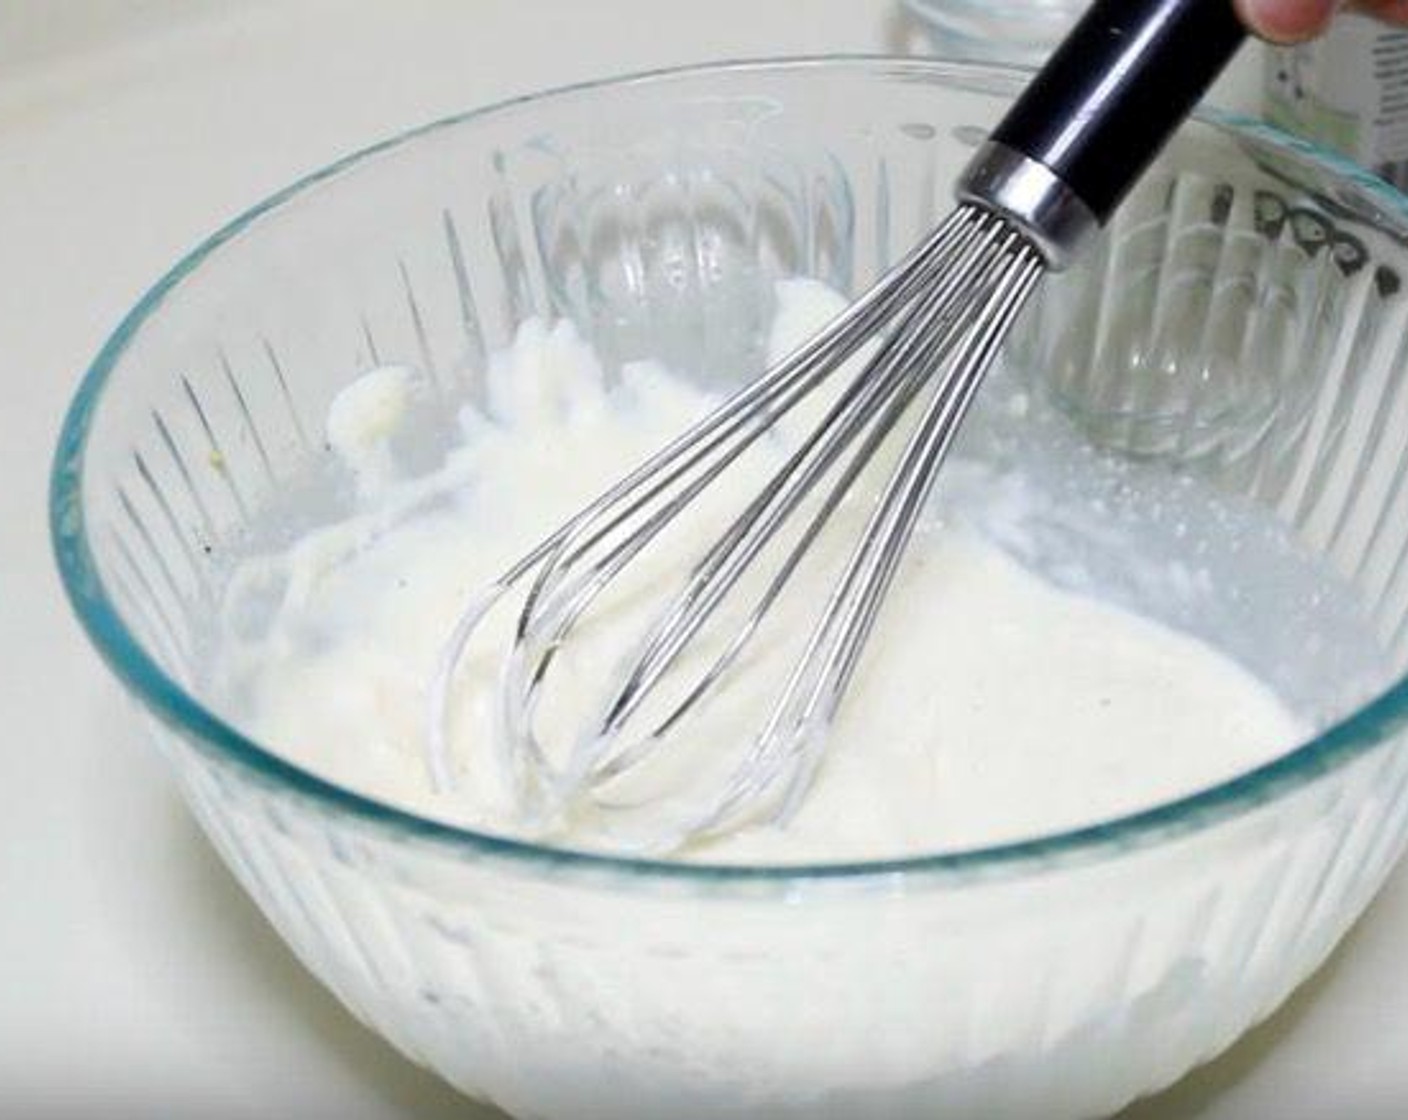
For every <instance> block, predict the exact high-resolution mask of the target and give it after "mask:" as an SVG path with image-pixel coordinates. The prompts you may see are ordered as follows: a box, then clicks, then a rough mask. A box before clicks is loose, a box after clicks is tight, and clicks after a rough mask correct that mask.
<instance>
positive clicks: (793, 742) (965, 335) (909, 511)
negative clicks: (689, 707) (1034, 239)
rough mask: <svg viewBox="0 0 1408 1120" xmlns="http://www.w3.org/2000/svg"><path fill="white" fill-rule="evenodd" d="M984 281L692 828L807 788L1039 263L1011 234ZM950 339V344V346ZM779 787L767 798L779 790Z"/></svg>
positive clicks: (783, 812)
mask: <svg viewBox="0 0 1408 1120" xmlns="http://www.w3.org/2000/svg"><path fill="white" fill-rule="evenodd" d="M991 264H992V270H991V272H990V274H989V279H990V282H989V283H987V284H984V285H982V286H980V287H977V288H974V289H971V290H970V291H969V292H967V293H966V294H965V298H963V299H962V301H961V302H960V303H959V304H958V307H957V309H958V310H959V312H960V315H961V317H962V319H963V320H964V321H965V323H967V324H969V325H967V326H965V328H964V329H963V331H962V332H961V334H960V336H959V338H958V340H957V345H956V346H954V347H953V349H952V351H951V353H950V354H949V356H948V358H947V360H946V362H945V365H944V368H943V369H942V371H941V372H940V375H939V376H938V378H937V379H936V381H935V385H934V391H933V394H932V396H931V399H930V403H929V404H928V405H927V406H926V409H925V413H924V415H923V418H922V419H921V421H920V423H919V426H918V429H917V430H916V431H915V433H914V435H913V436H912V437H911V439H910V441H909V442H908V444H907V445H906V447H905V450H904V453H903V455H902V457H901V460H900V463H899V465H898V466H897V467H896V468H895V470H894V472H893V474H892V475H891V477H890V479H889V481H888V482H887V483H886V485H885V489H884V491H883V492H882V494H881V495H880V498H879V499H878V501H877V503H876V507H875V510H874V513H873V514H872V516H871V518H870V520H869V522H868V523H867V525H866V527H865V530H864V531H863V533H862V536H861V539H860V541H859V543H858V544H857V546H856V548H855V550H854V551H853V553H852V555H851V557H850V559H849V561H848V563H847V566H846V569H845V571H844V573H843V574H842V576H841V579H840V581H839V583H838V584H837V586H836V588H835V589H834V591H833V593H832V596H831V599H830V600H829V601H828V603H827V605H826V608H825V610H824V612H823V614H822V617H821V619H820V621H819V622H818V624H817V626H816V628H815V629H814V630H813V632H812V635H811V637H810V638H809V640H808V643H807V646H806V648H805V649H804V651H803V653H802V655H801V657H800V658H799V659H798V661H797V662H796V664H795V666H794V668H793V671H792V674H791V676H790V677H789V679H788V681H787V683H786V685H785V686H784V688H783V690H782V693H781V695H780V697H779V699H778V701H777V703H776V704H775V705H774V706H773V708H772V711H771V714H770V715H769V717H768V720H767V723H766V725H765V726H764V728H763V731H762V733H761V734H760V735H759V736H758V738H757V739H756V740H755V742H754V745H753V747H752V749H751V750H750V751H749V753H748V754H747V755H746V756H745V757H744V759H743V761H742V762H741V763H740V764H739V766H738V767H737V768H736V770H735V771H734V774H733V776H732V778H731V780H730V782H729V783H728V785H727V787H726V789H725V791H724V793H723V795H722V796H721V797H720V798H719V800H718V802H717V804H716V805H715V807H714V808H713V809H712V810H711V811H710V812H709V813H708V814H706V815H705V816H703V817H701V818H700V819H699V820H697V821H696V822H695V824H694V825H693V826H691V828H690V830H689V831H690V833H707V832H711V831H716V830H718V829H720V828H723V827H729V826H732V825H736V824H737V823H739V821H738V818H739V817H740V816H746V815H748V814H749V812H750V809H751V810H752V811H754V812H757V811H761V810H762V809H763V807H764V806H765V805H766V806H771V807H772V808H771V812H770V815H771V817H773V818H780V819H786V818H787V817H788V816H790V815H791V813H792V812H794V811H795V810H796V808H797V805H798V804H799V802H800V800H801V798H802V796H803V795H804V794H805V792H806V790H807V788H809V786H810V783H811V780H812V778H813V777H814V775H815V771H816V766H817V763H818V761H819V759H820V751H819V745H820V744H821V742H822V741H823V738H824V731H825V729H826V727H827V726H828V725H829V724H830V722H831V719H832V718H833V716H834V714H835V711H836V708H837V706H838V705H839V703H840V701H841V699H842V697H843V695H844V693H845V690H846V687H847V686H848V685H849V683H850V680H851V677H852V675H853V674H854V671H855V666H856V663H857V661H858V658H859V654H860V651H861V649H862V648H863V647H864V644H865V640H866V638H867V637H868V636H869V633H870V630H871V629H872V627H873V626H874V623H875V620H876V617H877V616H878V612H879V606H880V603H881V601H882V600H883V598H884V595H885V592H886V590H887V589H888V587H889V584H890V582H891V580H892V579H893V577H894V574H895V572H896V571H897V569H898V565H899V560H900V557H901V556H902V555H903V553H904V549H905V545H906V544H907V542H908V540H909V537H910V535H911V534H912V532H913V529H914V526H915V524H916V523H917V520H918V517H919V513H920V511H921V510H922V508H923V506H924V503H925V501H926V500H927V498H928V496H929V493H930V491H931V489H932V486H933V482H934V479H935V478H936V476H937V473H938V467H939V465H940V463H941V462H942V460H943V458H944V456H945V455H946V454H947V452H948V450H949V448H950V447H951V446H952V443H953V439H954V437H955V435H956V434H957V432H958V430H959V426H960V425H961V422H962V420H963V417H964V415H965V414H966V412H967V409H968V406H969V405H970V404H971V402H972V399H973V396H974V394H975V392H976V391H977V388H978V386H979V385H980V384H981V383H982V379H983V376H984V374H985V373H986V371H987V369H988V368H989V366H991V364H992V361H993V359H994V357H995V356H996V353H997V350H998V347H999V345H1000V344H1001V341H1002V339H1003V338H1004V337H1005V336H1006V333H1007V331H1008V329H1009V328H1010V325H1011V322H1012V321H1013V319H1015V317H1016V316H1017V314H1018V313H1019V312H1020V310H1021V308H1022V306H1023V305H1024V304H1025V302H1026V300H1027V298H1028V296H1029V295H1030V293H1031V290H1032V288H1033V287H1034V285H1035V283H1036V281H1037V279H1038V278H1039V277H1040V275H1041V273H1042V271H1043V268H1044V262H1043V261H1042V259H1041V257H1040V256H1039V255H1038V254H1037V253H1036V252H1035V250H1034V249H1033V248H1032V247H1031V246H1030V245H1029V244H1028V243H1027V242H1026V241H1025V240H1024V239H1023V238H1022V237H1021V235H1020V234H1017V233H1016V232H1015V231H1010V230H1009V231H1008V232H1007V235H1006V236H1005V237H1004V238H1003V239H1002V243H1001V245H1000V246H999V247H998V249H997V252H996V254H995V259H994V260H993V261H992V262H991ZM950 341H952V340H950ZM779 784H781V785H783V786H784V789H783V790H782V792H781V795H780V797H776V796H773V791H774V789H775V787H776V786H777V785H779Z"/></svg>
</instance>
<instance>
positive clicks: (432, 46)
mask: <svg viewBox="0 0 1408 1120" xmlns="http://www.w3.org/2000/svg"><path fill="white" fill-rule="evenodd" d="M903 41H904V28H903V26H902V25H900V23H899V22H898V19H897V16H896V15H895V13H894V9H893V6H892V4H891V3H890V2H889V0H785V2H784V0H774V2H771V3H769V2H767V0H693V2H684V0H597V2H594V3H585V2H582V0H537V2H535V3H529V2H526V0H244V2H243V3H236V4H231V3H228V2H226V0H57V2H55V0H18V2H14V3H10V4H7V5H4V6H3V7H0V265H2V266H3V269H4V273H3V279H2V280H0V389H3V394H0V400H3V401H4V404H3V406H0V477H3V478H5V479H6V480H7V482H6V484H5V485H4V486H3V487H0V704H3V708H2V709H0V710H3V712H4V715H5V718H6V721H7V725H8V728H9V733H8V735H7V736H6V737H5V739H4V743H3V747H0V830H3V831H0V1115H3V1116H14V1117H16V1118H17V1120H18V1118H21V1117H37V1116H43V1117H48V1116H57V1115H64V1116H73V1117H80V1118H82V1117H88V1116H93V1117H96V1116H99V1115H101V1116H104V1117H120V1116H127V1115H134V1116H135V1115H141V1116H144V1117H150V1118H159V1117H164V1116H196V1115H200V1116H215V1117H221V1118H226V1117H228V1118H235V1117H251V1118H253V1117H269V1116H274V1117H285V1116H286V1117H300V1118H302V1117H324V1116H328V1117H332V1116H337V1117H343V1118H347V1120H354V1118H372V1117H407V1118H409V1117H416V1118H417V1120H433V1118H435V1117H449V1116H456V1117H462V1118H473V1117H487V1116H488V1114H487V1113H484V1112H483V1111H479V1110H476V1109H475V1108H473V1107H472V1106H470V1105H468V1104H466V1103H465V1102H464V1101H463V1100H462V1099H461V1098H458V1097H457V1096H455V1095H454V1094H453V1093H452V1092H451V1091H450V1090H448V1089H446V1088H444V1087H443V1086H442V1085H441V1084H440V1083H439V1082H437V1081H436V1080H435V1079H434V1078H433V1077H431V1076H430V1075H429V1074H426V1073H423V1072H421V1071H419V1070H417V1069H415V1068H413V1067H411V1066H410V1065H409V1064H407V1063H405V1062H404V1061H402V1060H401V1059H400V1058H398V1057H397V1056H396V1055H395V1054H393V1053H392V1051H391V1050H390V1049H388V1048H387V1047H385V1046H383V1045H382V1044H381V1043H379V1042H378V1041H377V1040H376V1039H375V1038H374V1037H372V1036H371V1035H370V1034H368V1033H367V1032H366V1031H364V1030H362V1028H360V1027H359V1026H357V1025H356V1024H355V1023H354V1022H353V1021H352V1020H351V1019H350V1018H349V1017H348V1016H347V1015H345V1014H344V1013H343V1012H342V1011H341V1010H340V1008H339V1007H338V1006H337V1005H336V1004H335V1003H334V1001H333V1000H332V999H331V997H329V996H327V995H326V994H324V993H323V991H322V990H321V989H320V988H319V987H318V986H317V984H316V983H315V982H314V981H313V980H311V979H310V978H309V977H308V976H307V974H305V973H304V972H303V971H302V969H301V968H300V966H299V965H298V964H296V963H295V961H294V960H293V959H292V957H291V956H290V955H289V954H288V953H287V952H286V951H285V950H284V949H283V948H282V945H281V943H280V942H279V941H278V939H277V938H276V937H275V935H274V934H273V933H272V932H271V931H270V930H269V929H268V928H267V927H266V926H265V925H264V923H263V920H262V919H261V918H260V916H259V915H258V914H257V912H256V911H255V910H254V909H253V907H252V906H251V905H250V904H249V903H248V902H247V901H246V900H245V899H244V897H243V896H242V894H241V893H240V892H239V890H238V888H236V887H235V885H234V884H233V881H232V880H230V879H229V878H228V877H227V875H226V874H225V873H224V871H223V869H222V868H221V867H220V865H219V863H218V862H217V860H216V858H215V857H214V855H213V854H212V853H211V852H210V850H209V849H208V848H207V846H206V844H205V843H204V841H203V840H202V838H201V837H200V836H199V834H198V833H197V832H196V830H195V828H194V826H193V825H192V824H191V823H190V822H189V821H188V819H187V817H186V815H185V813H184V811H183V809H182V807H181V806H180V804H179V802H178V800H177V798H176V795H175V793H174V791H173V788H172V786H171V784H170V782H169V781H168V779H167V777H166V775H165V773H164V771H163V768H162V766H161V764H160V763H159V760H158V759H157V758H156V756H155V754H154V752H152V751H151V750H149V749H148V748H147V747H146V745H145V744H144V743H142V742H140V737H139V735H138V733H137V731H136V728H135V723H134V721H133V719H132V718H131V716H130V713H129V711H128V709H127V706H126V703H125V702H124V700H123V699H122V697H121V696H120V695H119V693H118V689H117V687H116V686H115V685H114V684H113V683H112V681H111V680H110V678H109V677H108V676H107V675H106V673H105V671H104V670H103V668H102V667H101V665H100V664H99V662H98V660H97V658H96V657H95V656H94V655H93V653H92V651H91V650H90V649H89V648H88V646H87V645H86V643H85V642H84V640H83V639H82V637H81V635H80V634H79V631H78V628H77V626H76V625H75V624H74V622H73V621H72V620H71V619H70V617H69V614H68V610H67V607H66V605H65V604H64V602H63V599H62V595H61V592H60V589H59V586H58V582H57V579H56V577H55V575H54V573H53V570H52V564H51V561H50V556H49V548H48V540H47V533H46V529H45V524H44V505H45V493H44V491H45V485H46V477H47V471H48V465H49V456H50V452H51V447H52V443H53V439H54V435H55V432H56V429H57V426H58V423H59V419H60V416H61V414H62V411H63V408H64V406H65V404H66V402H67V400H68V398H69V396H70V394H71V392H72V390H73V387H74V385H75V383H76V382H77V380H78V377H79V375H80V373H81V372H82V370H83V368H84V367H85V365H86V364H87V362H88V360H89V359H90V358H91V357H92V355H93V354H94V352H95V351H96V350H97V348H98V346H99V344H100V343H101V342H102V340H103V338H104V337H105V335H106V334H107V332H108V331H109V330H110V329H111V328H112V327H113V325H114V324H115V323H116V322H117V320H118V318H119V316H120V315H121V314H122V312H123V311H124V310H125V309H126V308H127V307H128V306H130V305H131V304H132V302H133V301H134V300H135V298H136V297H137V296H138V295H139V294H140V292H141V291H142V290H143V289H144V288H145V287H146V286H147V284H148V283H150V282H151V281H152V280H153V279H154V278H155V277H156V276H157V275H158V274H159V273H160V272H161V271H162V270H163V269H164V268H165V266H166V265H167V264H168V263H169V262H170V261H172V260H173V259H174V258H175V257H176V256H177V255H178V254H179V253H180V252H182V251H183V250H185V249H186V248H188V247H189V246H190V245H192V244H193V243H194V242H196V241H197V240H198V239H199V238H200V237H201V236H202V235H203V234H204V233H206V232H208V231H209V230H211V229H212V228H214V227H215V226H216V225H218V224H219V223H220V222H222V221H223V220H225V219H226V218H228V217H229V216H231V215H232V214H234V213H235V212H237V211H238V210H241V209H243V208H244V207H245V206H246V205H247V204H249V203H250V202H252V201H254V200H256V199H258V198H260V197H261V196H263V195H266V194H268V193H269V192H270V191H272V190H274V189H275V188H277V187H279V186H281V185H283V184H284V183H286V182H288V181H289V180H291V179H293V178H295V177H296V176H298V175H300V174H302V173H303V172H306V171H308V170H311V169H312V168H314V167H316V166H318V165H320V164H323V163H326V162H327V161H329V160H331V159H333V158H335V157H337V156H339V155H341V154H343V153H345V152H347V151H349V150H352V149H354V148H358V147H361V146H362V145H365V144H366V143H368V142H369V141H371V140H374V139H376V138H379V137H381V136H383V135H386V134H389V133H393V132H397V131H400V130H401V129H403V128H405V127H406V126H408V125H411V124H414V123H417V122H420V121H424V120H427V119H430V118H433V117H437V116H441V115H444V114H446V113H449V112H452V111H454V110H457V109H461V108H464V107H467V106H471V105H474V104H478V103H483V102H487V101H491V100H495V99H498V98H501V97H503V96H505V95H507V94H509V93H514V92H520V91H525V90H529V89H532V88H536V87H543V86H549V85H558V84H562V83H564V82H568V81H573V80H576V79H580V78H585V77H589V76H596V75H605V74H610V73H615V72H623V71H629V70H634V69H645V68H652V67H657V66H661V65H665V64H670V63H678V62H685V61H696V60H705V59H711V58H724V57H739V56H756V55H765V54H787V53H813V52H822V51H830V50H847V51H881V50H887V49H893V48H894V47H896V46H898V45H900V44H901V43H902V42H903ZM1239 82H1240V83H1241V84H1240V85H1238V86H1237V89H1239V90H1243V91H1244V90H1245V89H1247V88H1248V79H1247V78H1246V76H1245V75H1243V76H1242V77H1241V78H1240V79H1239ZM1405 947H1408V869H1405V871H1404V872H1403V873H1400V874H1399V875H1398V877H1397V879H1396V881H1395V882H1394V883H1393V884H1391V886H1390V887H1389V889H1388V890H1387V892H1386V893H1385V894H1384V896H1383V897H1382V898H1381V899H1380V901H1379V902H1378V904H1377V905H1376V906H1375V908H1374V910H1373V911H1372V912H1371V914H1370V915H1369V917H1368V918H1367V919H1366V920H1365V921H1364V922H1363V923H1362V924H1361V926H1360V927H1359V929H1358V930H1357V932H1356V933H1355V934H1354V935H1353V936H1352V937H1351V938H1350V940H1349V943H1348V944H1347V945H1346V946H1345V947H1344V949H1343V950H1342V951H1341V952H1340V953H1339V954H1338V955H1337V957H1336V958H1335V960H1334V962H1333V963H1332V964H1331V965H1330V966H1329V967H1328V968H1327V969H1326V970H1325V971H1324V972H1323V973H1322V974H1321V975H1320V976H1319V977H1318V978H1317V979H1316V980H1314V981H1313V982H1312V983H1311V984H1310V985H1309V986H1308V987H1307V989H1306V990H1305V991H1304V992H1302V993H1301V994H1300V995H1299V996H1298V997H1297V998H1296V999H1295V1000H1294V1001H1293V1002H1292V1003H1291V1005H1290V1006H1288V1007H1287V1008H1285V1009H1284V1010H1283V1011H1282V1012H1281V1013H1280V1014H1279V1015H1278V1016H1277V1017H1276V1018H1275V1019H1274V1020H1273V1021H1272V1022H1271V1023H1270V1024H1268V1025H1267V1026H1265V1027H1263V1028H1262V1029H1261V1030H1259V1031H1257V1032H1256V1033H1254V1034H1253V1035H1252V1036H1251V1037H1250V1038H1248V1039H1246V1040H1245V1041H1244V1042H1243V1043H1242V1044H1241V1045H1239V1046H1238V1047H1237V1048H1236V1049H1235V1050H1234V1051H1233V1052H1232V1053H1231V1054H1230V1055H1228V1056H1227V1057H1226V1058H1224V1059H1223V1060H1221V1061H1220V1062H1218V1063H1216V1064H1215V1065H1213V1066H1211V1067H1209V1068H1208V1069H1206V1070H1203V1071H1201V1072H1199V1073H1197V1074H1195V1075H1193V1076H1192V1077H1191V1078H1189V1079H1188V1080H1187V1081H1186V1082H1184V1083H1183V1084H1182V1085H1181V1086H1179V1087H1178V1088H1176V1089H1175V1090H1173V1091H1172V1092H1171V1093H1168V1094H1166V1095H1165V1096H1164V1097H1162V1098H1160V1099H1159V1100H1158V1101H1154V1102H1148V1103H1146V1104H1144V1105H1141V1106H1138V1107H1137V1108H1135V1109H1134V1110H1132V1111H1131V1113H1130V1114H1129V1117H1130V1120H1134V1118H1138V1120H1169V1118H1173V1117H1188V1116H1198V1117H1204V1118H1207V1120H1249V1118H1264V1117H1272V1116H1275V1117H1283V1118H1286V1120H1298V1118H1301V1117H1318V1116H1326V1117H1329V1116H1335V1117H1355V1118H1357V1117H1364V1116H1388V1115H1390V1114H1393V1115H1404V1114H1408V1060H1405V1058H1408V968H1405V967H1403V963H1402V962H1403V956H1402V954H1403V953H1404V952H1405ZM1395 1104H1396V1105H1397V1107H1394V1106H1395Z"/></svg>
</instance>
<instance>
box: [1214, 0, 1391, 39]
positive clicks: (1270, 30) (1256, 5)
mask: <svg viewBox="0 0 1408 1120" xmlns="http://www.w3.org/2000/svg"><path fill="white" fill-rule="evenodd" d="M1365 2H1366V3H1367V4H1369V5H1371V6H1373V7H1383V8H1392V9H1394V10H1395V11H1398V12H1401V13H1402V16H1403V18H1405V19H1408V0H1365ZM1233 3H1234V4H1235V6H1236V8H1237V14H1238V15H1240V16H1241V17H1242V22H1243V23H1245V24H1246V25H1247V26H1248V27H1249V28H1250V29H1251V30H1252V32H1253V33H1254V34H1257V35H1260V36H1261V37H1262V38H1263V39H1266V40H1268V41H1270V42H1272V43H1302V42H1304V41H1305V40H1306V39H1313V38H1315V36H1317V35H1319V34H1320V33H1321V32H1322V31H1324V30H1325V28H1327V27H1328V26H1329V25H1330V20H1331V19H1332V18H1333V17H1334V14H1335V9H1336V8H1337V7H1338V6H1339V5H1338V3H1337V2H1336V0H1233Z"/></svg>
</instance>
